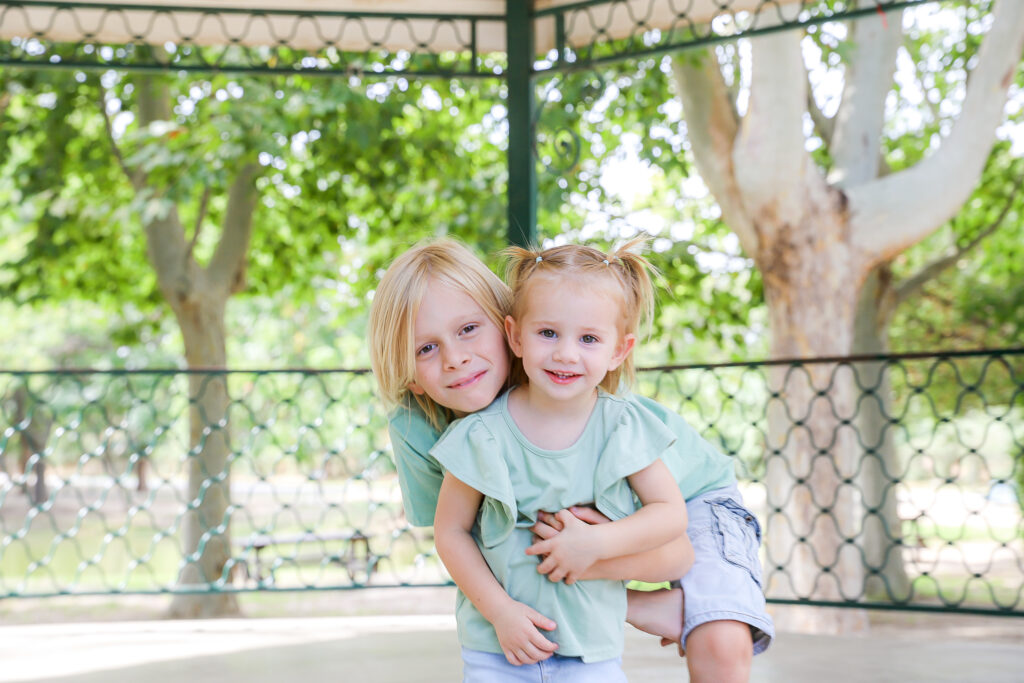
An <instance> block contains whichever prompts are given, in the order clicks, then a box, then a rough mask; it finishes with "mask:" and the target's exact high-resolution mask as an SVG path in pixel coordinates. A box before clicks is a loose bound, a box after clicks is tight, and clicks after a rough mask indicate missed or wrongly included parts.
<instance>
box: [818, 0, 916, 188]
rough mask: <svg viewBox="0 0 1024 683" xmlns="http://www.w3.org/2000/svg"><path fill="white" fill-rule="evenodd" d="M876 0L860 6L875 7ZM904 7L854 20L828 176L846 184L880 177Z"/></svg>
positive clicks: (901, 35)
mask: <svg viewBox="0 0 1024 683" xmlns="http://www.w3.org/2000/svg"><path fill="white" fill-rule="evenodd" d="M875 4H876V3H875V1H874V0H860V1H859V6H860V7H861V8H864V7H873V6H875ZM902 19H903V13H902V12H896V13H894V14H893V15H892V16H891V17H889V18H888V19H887V18H885V17H882V16H879V15H877V14H870V15H867V16H864V17H861V18H859V19H857V20H856V21H854V22H852V23H851V24H850V40H851V43H852V44H853V56H852V58H851V59H850V61H849V62H848V63H847V65H846V77H845V79H844V83H843V95H842V100H841V104H840V107H839V111H838V112H836V117H835V134H834V136H833V138H832V145H831V146H830V147H829V149H830V151H831V152H832V158H833V159H834V160H835V165H834V166H833V167H832V171H831V172H830V173H829V182H830V183H832V184H834V185H836V186H838V187H840V188H843V189H847V188H849V187H852V186H854V185H859V184H861V183H865V182H867V181H869V180H873V179H875V178H877V177H878V175H877V174H878V156H879V154H880V151H881V148H882V127H883V125H884V123H885V98H886V97H887V96H888V95H889V90H890V88H891V87H892V81H893V74H894V73H895V71H896V53H897V51H898V50H899V46H900V43H901V41H902V39H903V31H902V26H903V21H902Z"/></svg>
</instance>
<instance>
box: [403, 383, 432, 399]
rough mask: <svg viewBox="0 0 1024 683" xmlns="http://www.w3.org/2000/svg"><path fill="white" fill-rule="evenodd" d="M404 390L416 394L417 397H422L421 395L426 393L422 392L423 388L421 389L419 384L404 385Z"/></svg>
mask: <svg viewBox="0 0 1024 683" xmlns="http://www.w3.org/2000/svg"><path fill="white" fill-rule="evenodd" d="M405 388H406V389H408V390H409V391H411V392H412V393H414V394H416V395H417V396H422V395H423V394H425V393H427V392H425V391H423V387H421V386H420V385H419V384H416V382H409V383H408V384H406V385H405Z"/></svg>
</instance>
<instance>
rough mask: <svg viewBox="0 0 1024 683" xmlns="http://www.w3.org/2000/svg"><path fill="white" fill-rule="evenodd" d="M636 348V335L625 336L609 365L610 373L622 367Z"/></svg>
mask: <svg viewBox="0 0 1024 683" xmlns="http://www.w3.org/2000/svg"><path fill="white" fill-rule="evenodd" d="M634 346H636V335H635V334H626V335H623V336H622V339H620V340H619V345H618V346H616V347H615V353H614V354H613V355H612V358H611V361H610V362H609V364H608V371H609V372H611V371H612V370H615V369H616V368H618V367H619V366H620V365H622V363H623V361H625V360H626V358H628V357H629V354H630V353H632V351H633V347H634Z"/></svg>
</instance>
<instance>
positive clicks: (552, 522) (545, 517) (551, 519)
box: [537, 510, 562, 535]
mask: <svg viewBox="0 0 1024 683" xmlns="http://www.w3.org/2000/svg"><path fill="white" fill-rule="evenodd" d="M537 521H538V522H543V523H544V524H547V525H548V526H550V527H551V528H553V529H554V530H555V531H556V532H558V531H561V530H562V523H561V522H560V521H559V520H558V518H557V517H556V516H555V515H553V514H551V513H550V512H544V511H543V510H541V511H540V512H538V513H537ZM538 535H539V534H538Z"/></svg>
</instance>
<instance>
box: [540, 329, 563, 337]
mask: <svg viewBox="0 0 1024 683" xmlns="http://www.w3.org/2000/svg"><path fill="white" fill-rule="evenodd" d="M538 334H539V335H540V336H542V337H544V338H545V339H554V338H555V337H557V336H558V334H557V333H556V332H555V331H554V330H541V331H540V332H538Z"/></svg>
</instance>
